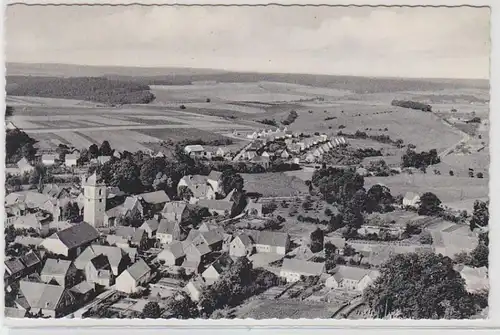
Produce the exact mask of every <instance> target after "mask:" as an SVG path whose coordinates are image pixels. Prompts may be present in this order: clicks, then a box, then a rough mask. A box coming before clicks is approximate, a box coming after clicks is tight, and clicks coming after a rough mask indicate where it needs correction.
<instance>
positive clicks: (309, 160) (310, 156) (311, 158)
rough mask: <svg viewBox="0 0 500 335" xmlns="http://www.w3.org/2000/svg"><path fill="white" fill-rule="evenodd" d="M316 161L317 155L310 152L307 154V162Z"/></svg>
mask: <svg viewBox="0 0 500 335" xmlns="http://www.w3.org/2000/svg"><path fill="white" fill-rule="evenodd" d="M315 161H316V157H315V156H314V155H313V154H312V153H308V154H307V155H306V162H308V163H314V162H315Z"/></svg>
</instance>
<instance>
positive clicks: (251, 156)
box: [245, 150, 258, 160]
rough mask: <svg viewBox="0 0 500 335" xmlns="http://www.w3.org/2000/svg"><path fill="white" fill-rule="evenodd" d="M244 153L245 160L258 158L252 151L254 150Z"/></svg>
mask: <svg viewBox="0 0 500 335" xmlns="http://www.w3.org/2000/svg"><path fill="white" fill-rule="evenodd" d="M245 153H246V158H247V159H248V160H252V159H254V158H255V157H258V156H257V152H256V151H254V150H247V151H246V152H245Z"/></svg>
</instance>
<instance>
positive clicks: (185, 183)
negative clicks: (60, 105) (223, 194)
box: [177, 175, 215, 200]
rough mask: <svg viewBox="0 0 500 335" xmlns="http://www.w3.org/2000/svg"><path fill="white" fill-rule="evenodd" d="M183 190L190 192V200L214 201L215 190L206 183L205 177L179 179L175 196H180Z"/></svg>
mask: <svg viewBox="0 0 500 335" xmlns="http://www.w3.org/2000/svg"><path fill="white" fill-rule="evenodd" d="M183 188H187V189H188V190H189V191H190V195H191V198H194V199H195V200H197V199H215V190H214V189H212V187H211V186H210V184H209V183H208V179H207V176H202V175H188V176H184V177H182V178H181V180H180V181H179V183H178V184H177V194H179V195H180V194H182V193H183V191H182V189H183Z"/></svg>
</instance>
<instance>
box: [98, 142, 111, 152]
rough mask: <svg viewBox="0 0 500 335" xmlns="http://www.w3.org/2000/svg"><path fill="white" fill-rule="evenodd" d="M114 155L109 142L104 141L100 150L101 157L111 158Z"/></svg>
mask: <svg viewBox="0 0 500 335" xmlns="http://www.w3.org/2000/svg"><path fill="white" fill-rule="evenodd" d="M111 155H113V149H111V145H109V142H108V141H103V142H102V144H101V147H100V148H99V156H111Z"/></svg>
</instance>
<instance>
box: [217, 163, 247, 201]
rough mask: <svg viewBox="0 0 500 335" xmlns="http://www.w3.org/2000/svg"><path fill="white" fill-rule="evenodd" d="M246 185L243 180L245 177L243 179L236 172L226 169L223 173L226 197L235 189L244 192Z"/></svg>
mask: <svg viewBox="0 0 500 335" xmlns="http://www.w3.org/2000/svg"><path fill="white" fill-rule="evenodd" d="M244 183H245V181H244V180H243V177H241V175H240V174H238V173H236V172H234V170H233V169H225V170H224V171H222V175H221V186H222V192H224V194H225V195H228V194H229V192H231V191H232V190H233V189H236V191H238V192H241V191H242V190H243V187H244Z"/></svg>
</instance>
